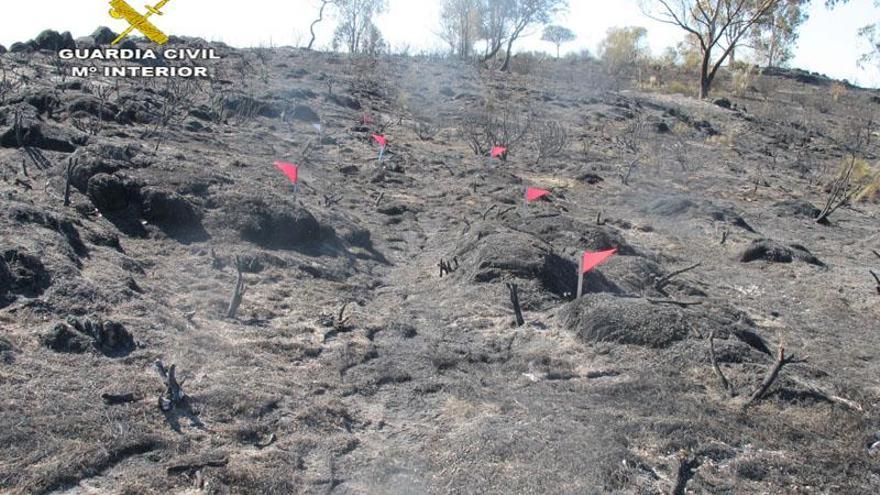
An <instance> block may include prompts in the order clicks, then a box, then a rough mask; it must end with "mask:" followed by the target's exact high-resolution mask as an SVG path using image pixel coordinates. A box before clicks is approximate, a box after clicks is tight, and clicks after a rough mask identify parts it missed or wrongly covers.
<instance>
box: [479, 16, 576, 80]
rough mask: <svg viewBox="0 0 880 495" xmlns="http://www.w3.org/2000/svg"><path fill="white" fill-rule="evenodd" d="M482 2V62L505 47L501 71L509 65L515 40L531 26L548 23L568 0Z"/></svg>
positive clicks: (507, 68) (494, 55)
mask: <svg viewBox="0 0 880 495" xmlns="http://www.w3.org/2000/svg"><path fill="white" fill-rule="evenodd" d="M481 3H482V5H481V8H480V13H481V18H482V22H481V33H482V34H481V36H480V39H482V40H485V41H486V52H485V53H484V55H483V62H487V61H489V60H491V59H493V58H495V57H496V56H497V55H498V54H499V53H501V50H502V49H505V54H504V63H503V64H502V66H501V70H502V71H507V70H509V69H510V60H511V57H512V56H513V45H514V43H516V42H517V40H519V39H520V38H521V37H522V36H523V35H525V34H526V32H527V31H528V30H529V29H530V28H532V27H534V26H536V25H545V24H548V23H549V22H550V19H551V18H552V17H553V16H554V15H555V14H556V13H558V12H559V11H561V10H563V9H565V8H566V7H567V6H568V0H481Z"/></svg>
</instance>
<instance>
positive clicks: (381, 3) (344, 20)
mask: <svg viewBox="0 0 880 495" xmlns="http://www.w3.org/2000/svg"><path fill="white" fill-rule="evenodd" d="M335 3H336V8H337V9H338V10H339V15H340V21H339V25H338V26H337V27H336V33H335V34H334V36H333V49H334V50H336V49H338V48H339V47H340V46H344V47H345V48H346V49H348V52H349V53H351V54H357V53H375V52H376V51H377V50H378V49H379V48H381V46H382V45H383V44H384V41H383V40H382V34H381V32H380V31H379V28H377V27H376V25H375V24H373V18H374V17H375V16H377V15H379V14H381V13H383V12H385V10H386V9H387V8H388V2H387V0H336V1H335Z"/></svg>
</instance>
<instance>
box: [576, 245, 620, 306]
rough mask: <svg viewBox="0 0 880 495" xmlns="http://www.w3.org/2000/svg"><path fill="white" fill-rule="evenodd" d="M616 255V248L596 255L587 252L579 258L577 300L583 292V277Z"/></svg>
mask: <svg viewBox="0 0 880 495" xmlns="http://www.w3.org/2000/svg"><path fill="white" fill-rule="evenodd" d="M615 254H617V248H614V249H610V250H608V251H600V252H598V253H591V252H589V251H585V252H584V257H583V258H581V265H580V268H579V270H578V290H577V298H578V299H580V298H581V296H582V295H583V292H584V275H585V274H586V273H587V272H589V271H590V270H592V269H593V268H596V267H597V266H599V265H601V264H602V263H603V262H605V261H606V260H607V259H608V258H610V257H612V256H614V255H615Z"/></svg>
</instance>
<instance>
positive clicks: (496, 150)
mask: <svg viewBox="0 0 880 495" xmlns="http://www.w3.org/2000/svg"><path fill="white" fill-rule="evenodd" d="M505 153H507V148H505V147H504V146H493V147H492V158H498V157H500V156H501V155H503V154H505Z"/></svg>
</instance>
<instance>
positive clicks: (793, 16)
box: [731, 0, 808, 67]
mask: <svg viewBox="0 0 880 495" xmlns="http://www.w3.org/2000/svg"><path fill="white" fill-rule="evenodd" d="M806 7H807V2H806V1H804V0H785V1H782V2H779V4H778V5H777V6H776V8H775V9H773V10H772V11H771V12H770V13H769V14H768V15H767V17H766V19H764V20H763V21H762V22H760V23H758V24H756V25H755V27H754V29H753V30H752V33H751V38H750V40H751V47H752V49H753V50H754V52H755V57H756V58H757V60H758V61H759V62H760V63H761V64H763V65H766V66H768V67H776V66H778V65H784V64H785V63H786V62H788V61H789V60H791V58H792V57H793V56H794V47H795V44H796V43H797V39H798V28H799V27H800V26H801V24H803V23H804V22H805V21H806V20H807V17H808V14H807V9H806ZM731 62H733V60H731Z"/></svg>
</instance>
